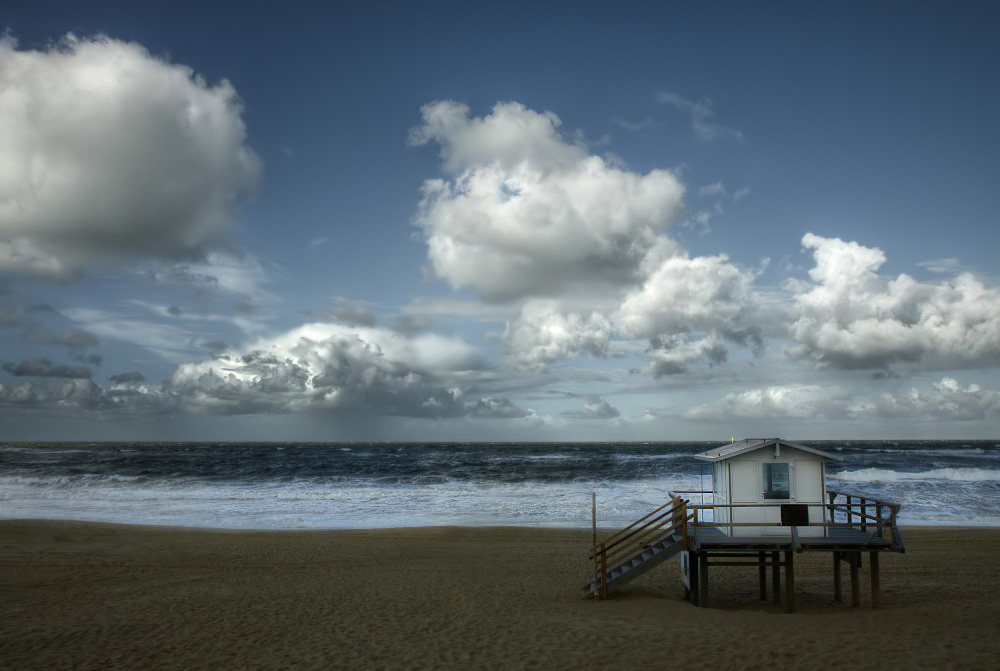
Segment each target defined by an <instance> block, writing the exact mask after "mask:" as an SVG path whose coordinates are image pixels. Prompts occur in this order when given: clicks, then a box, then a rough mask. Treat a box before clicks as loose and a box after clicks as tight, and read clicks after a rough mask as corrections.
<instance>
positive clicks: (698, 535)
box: [691, 522, 893, 552]
mask: <svg viewBox="0 0 1000 671" xmlns="http://www.w3.org/2000/svg"><path fill="white" fill-rule="evenodd" d="M705 524H710V523H707V522H706V523H705ZM793 529H795V527H789V532H788V534H787V535H785V534H775V535H767V536H764V535H750V534H741V535H739V536H730V535H727V534H725V533H723V532H722V530H721V529H719V528H718V527H713V526H697V527H692V529H691V536H692V541H693V546H694V547H693V548H692V549H694V550H695V551H701V550H706V551H712V550H756V551H761V552H771V551H775V550H795V551H802V550H820V551H825V552H836V551H845V552H859V551H860V552H867V551H870V550H890V549H892V545H893V541H892V539H889V538H882V537H881V536H879V534H878V532H877V531H871V532H869V531H862V530H861V529H859V528H857V527H853V526H850V527H849V526H843V527H827V529H826V536H806V537H802V536H800V535H799V534H797V533H795V532H794V531H793Z"/></svg>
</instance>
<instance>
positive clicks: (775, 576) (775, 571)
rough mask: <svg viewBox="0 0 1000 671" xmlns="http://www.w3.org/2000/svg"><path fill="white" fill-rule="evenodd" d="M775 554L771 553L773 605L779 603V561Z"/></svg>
mask: <svg viewBox="0 0 1000 671" xmlns="http://www.w3.org/2000/svg"><path fill="white" fill-rule="evenodd" d="M779 556H780V555H778V553H777V552H772V553H771V594H772V595H773V597H774V603H781V561H780V560H779V559H778V557H779Z"/></svg>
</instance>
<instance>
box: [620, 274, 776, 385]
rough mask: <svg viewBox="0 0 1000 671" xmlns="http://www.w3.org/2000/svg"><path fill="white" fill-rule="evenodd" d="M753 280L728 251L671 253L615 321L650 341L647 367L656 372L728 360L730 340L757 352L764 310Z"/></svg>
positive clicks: (624, 331) (630, 333) (631, 295)
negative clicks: (696, 254) (704, 361)
mask: <svg viewBox="0 0 1000 671" xmlns="http://www.w3.org/2000/svg"><path fill="white" fill-rule="evenodd" d="M754 278H755V273H754V272H753V271H750V270H745V269H742V268H740V267H738V266H736V265H734V264H732V263H730V262H729V261H728V259H727V258H726V257H725V256H724V255H720V256H699V257H694V258H690V257H688V256H686V255H678V256H673V257H669V258H667V259H665V260H664V261H663V262H662V263H661V264H660V266H659V268H657V269H656V270H655V271H654V272H652V273H651V274H650V276H649V277H648V278H647V279H646V281H645V282H644V283H643V284H642V286H641V287H639V288H637V289H636V290H634V291H632V292H631V293H629V294H628V295H627V296H626V297H625V300H624V301H623V302H622V305H621V307H620V308H619V309H618V310H617V312H616V313H615V314H614V316H613V319H614V323H615V324H616V327H617V329H618V330H619V331H620V332H621V333H622V334H624V335H626V336H628V337H632V338H645V339H648V340H649V342H650V349H649V353H650V366H649V370H650V372H652V373H653V374H654V375H657V376H660V375H667V374H672V373H678V372H681V371H683V370H684V368H685V366H686V365H687V364H689V363H692V362H694V361H697V360H699V359H702V358H708V359H709V360H711V361H714V362H721V361H724V360H725V359H726V357H727V352H728V347H727V343H730V344H733V343H735V344H739V345H743V346H749V347H751V348H752V349H753V350H754V351H759V350H760V349H761V347H762V344H763V339H762V335H761V333H762V328H761V326H760V322H761V321H762V317H761V315H762V310H761V306H760V303H759V301H758V300H757V297H756V295H755V293H754V291H753V286H752V285H753V281H754Z"/></svg>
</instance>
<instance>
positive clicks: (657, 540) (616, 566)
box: [582, 497, 691, 599]
mask: <svg viewBox="0 0 1000 671" xmlns="http://www.w3.org/2000/svg"><path fill="white" fill-rule="evenodd" d="M687 503H688V502H687V501H686V500H684V499H681V498H679V497H675V498H673V499H671V500H670V501H669V502H667V503H666V504H665V505H662V506H660V507H659V508H657V509H656V510H654V511H653V512H651V513H649V514H648V515H646V516H645V517H642V518H640V519H638V520H636V521H635V522H633V523H632V524H630V525H628V526H627V527H625V528H624V529H622V530H621V531H619V532H617V533H615V534H613V535H612V536H610V537H609V538H608V539H606V540H605V541H604V542H602V543H600V544H599V545H596V547H595V548H594V552H593V553H592V554H591V555H590V558H591V559H592V560H593V562H594V574H593V576H592V577H591V580H590V582H589V583H587V584H586V585H584V586H583V588H582V589H583V590H584V592H585V594H584V598H586V599H591V598H597V599H604V598H606V597H607V595H608V594H610V593H611V592H613V591H615V590H616V589H618V588H619V587H621V586H622V585H624V584H625V583H627V582H629V581H631V580H634V579H635V578H638V577H639V576H641V575H642V574H643V573H645V572H646V571H648V570H649V569H651V568H653V567H654V566H658V565H659V564H661V563H662V562H664V561H665V560H667V559H669V558H671V557H673V556H675V555H677V554H678V553H679V552H681V550H685V549H687V547H688V533H687V531H688V529H687V525H688V521H689V520H690V519H691V518H690V517H689V515H688V510H687Z"/></svg>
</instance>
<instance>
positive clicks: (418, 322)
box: [392, 315, 434, 333]
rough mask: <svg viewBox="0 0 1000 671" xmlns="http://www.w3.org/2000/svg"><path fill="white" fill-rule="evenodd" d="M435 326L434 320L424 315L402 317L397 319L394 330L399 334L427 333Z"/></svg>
mask: <svg viewBox="0 0 1000 671" xmlns="http://www.w3.org/2000/svg"><path fill="white" fill-rule="evenodd" d="M433 325H434V320H433V319H431V318H430V317H427V316H424V315H400V316H398V317H396V323H395V324H393V326H392V330H393V331H397V332H399V333H418V332H420V331H426V330H427V329H429V328H430V327H431V326H433Z"/></svg>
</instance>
